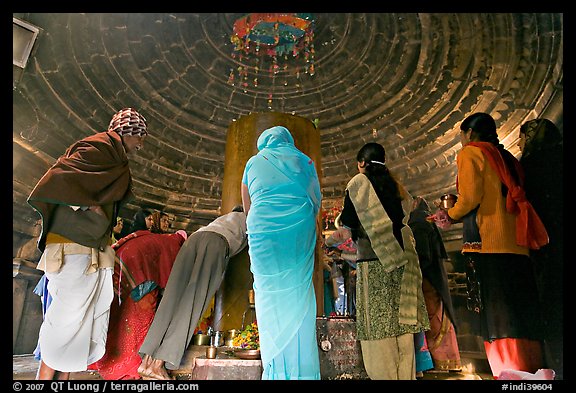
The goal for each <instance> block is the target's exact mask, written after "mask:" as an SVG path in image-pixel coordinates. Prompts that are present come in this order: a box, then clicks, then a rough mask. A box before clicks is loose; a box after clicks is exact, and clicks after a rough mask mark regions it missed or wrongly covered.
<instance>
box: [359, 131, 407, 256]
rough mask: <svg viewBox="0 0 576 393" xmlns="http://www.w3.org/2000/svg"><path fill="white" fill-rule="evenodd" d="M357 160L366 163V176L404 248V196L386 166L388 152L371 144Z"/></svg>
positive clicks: (360, 151) (363, 148)
mask: <svg viewBox="0 0 576 393" xmlns="http://www.w3.org/2000/svg"><path fill="white" fill-rule="evenodd" d="M356 160H357V161H358V162H359V163H360V162H364V165H365V169H366V173H365V175H366V177H368V180H370V183H372V187H374V191H376V195H378V199H380V203H382V206H383V207H384V210H386V213H387V214H388V216H389V217H390V219H391V220H392V231H393V232H394V236H395V237H396V240H398V243H399V244H400V247H402V248H404V242H403V240H402V233H401V230H402V227H403V226H404V224H403V223H402V220H403V219H404V210H402V199H403V196H402V194H401V192H400V185H399V184H398V182H397V181H396V179H395V178H394V176H392V174H391V173H390V171H389V170H388V167H387V166H386V165H385V162H386V151H385V150H384V147H383V146H382V145H381V144H379V143H375V142H369V143H367V144H365V145H364V146H362V148H361V149H360V150H359V151H358V154H357V155H356Z"/></svg>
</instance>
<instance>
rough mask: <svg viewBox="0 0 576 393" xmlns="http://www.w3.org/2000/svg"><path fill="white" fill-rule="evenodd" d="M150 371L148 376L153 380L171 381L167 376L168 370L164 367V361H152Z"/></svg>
mask: <svg viewBox="0 0 576 393" xmlns="http://www.w3.org/2000/svg"><path fill="white" fill-rule="evenodd" d="M148 370H149V371H150V373H149V376H150V377H152V378H155V379H161V380H172V379H174V378H172V377H171V376H170V375H169V374H168V370H166V367H164V360H162V359H154V360H153V361H152V365H151V367H150V368H149V369H148Z"/></svg>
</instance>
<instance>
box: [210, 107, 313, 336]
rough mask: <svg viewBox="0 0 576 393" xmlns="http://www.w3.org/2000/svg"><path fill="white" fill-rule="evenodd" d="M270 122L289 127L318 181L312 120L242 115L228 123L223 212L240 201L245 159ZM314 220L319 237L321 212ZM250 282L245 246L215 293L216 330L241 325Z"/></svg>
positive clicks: (279, 114) (246, 159) (232, 262)
mask: <svg viewBox="0 0 576 393" xmlns="http://www.w3.org/2000/svg"><path fill="white" fill-rule="evenodd" d="M273 126H284V127H286V128H288V129H289V130H290V133H291V134H292V136H293V137H294V143H295V145H296V147H297V148H298V149H300V150H301V151H302V152H303V153H305V154H306V155H308V156H309V157H310V158H311V159H312V160H314V162H315V164H316V171H317V172H318V177H319V178H320V181H321V179H322V168H321V159H320V158H321V157H320V155H321V151H320V131H319V130H318V129H317V128H316V126H315V125H314V123H312V122H311V121H310V120H308V119H305V118H303V117H299V116H294V115H289V114H286V113H278V112H267V113H252V114H250V115H247V116H242V117H240V118H239V119H238V120H236V121H234V122H232V123H231V124H230V126H229V127H228V135H227V138H226V153H225V154H226V156H225V161H224V181H223V183H222V214H226V213H228V212H230V211H231V210H232V208H233V207H234V206H236V205H239V204H242V195H241V191H240V187H241V183H242V174H243V173H244V167H245V165H246V162H247V161H248V159H249V158H250V157H252V156H253V155H254V154H256V153H258V148H257V147H256V142H257V140H258V137H259V136H260V134H261V133H262V132H263V131H264V130H266V129H268V128H270V127H273ZM316 222H317V228H318V236H319V238H320V237H321V233H322V226H321V214H318V217H317V220H316ZM321 253H322V249H321V243H320V242H318V244H317V246H316V258H315V263H314V277H313V279H314V288H315V290H316V304H317V307H318V311H317V313H318V315H322V314H323V312H324V302H323V299H322V297H323V294H324V291H323V286H322V285H323V280H322V266H321V263H320V262H321V255H322V254H321ZM252 283H253V278H252V273H251V272H250V260H249V256H248V251H247V250H244V251H243V252H241V253H240V254H238V255H236V256H235V257H233V258H232V259H231V260H230V263H229V264H228V268H227V270H226V274H225V276H224V281H223V282H222V285H221V286H220V289H219V290H218V292H217V293H216V298H215V305H214V328H215V329H216V330H228V329H239V328H240V326H241V325H242V314H244V312H245V311H246V310H247V309H248V307H249V302H248V291H249V290H250V289H252Z"/></svg>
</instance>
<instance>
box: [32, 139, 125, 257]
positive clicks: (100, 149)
mask: <svg viewBox="0 0 576 393" xmlns="http://www.w3.org/2000/svg"><path fill="white" fill-rule="evenodd" d="M131 182H132V180H131V176H130V169H129V167H128V157H127V155H126V151H125V149H124V146H123V145H122V139H121V138H120V136H119V135H118V134H117V133H116V132H108V131H107V132H100V133H98V134H94V135H90V136H88V137H86V138H84V139H82V140H80V141H78V142H76V143H74V144H73V145H72V146H70V147H69V148H68V149H67V150H66V152H65V153H64V154H63V155H62V156H61V157H60V158H59V159H58V161H56V163H55V164H54V165H53V166H52V167H51V168H50V169H48V171H47V172H46V173H45V174H44V176H42V178H41V179H40V181H39V182H38V184H36V186H35V187H34V190H32V193H31V194H30V196H29V197H28V203H29V204H30V205H31V206H32V207H33V208H34V209H36V210H37V211H38V213H40V215H41V217H42V235H41V236H40V239H39V241H38V245H39V248H40V250H42V251H43V250H44V242H45V237H46V233H45V232H46V229H47V228H49V226H50V225H49V224H50V220H51V216H52V212H53V208H54V207H55V205H56V204H65V205H75V206H96V205H97V206H103V205H106V204H111V203H114V202H120V203H124V202H126V201H127V200H129V199H130V198H132V191H131ZM111 219H115V217H112V218H111Z"/></svg>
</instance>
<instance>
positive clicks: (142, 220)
mask: <svg viewBox="0 0 576 393" xmlns="http://www.w3.org/2000/svg"><path fill="white" fill-rule="evenodd" d="M150 215H152V211H151V210H149V209H140V210H138V211H137V212H136V213H135V214H134V218H133V219H132V226H131V227H130V233H132V232H136V231H140V230H146V229H148V227H147V226H146V217H148V216H150Z"/></svg>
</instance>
